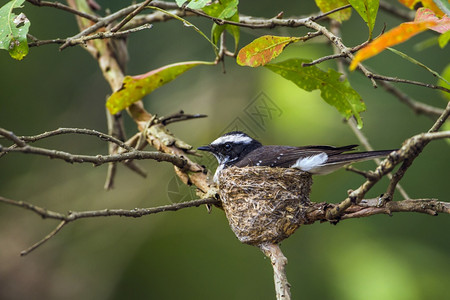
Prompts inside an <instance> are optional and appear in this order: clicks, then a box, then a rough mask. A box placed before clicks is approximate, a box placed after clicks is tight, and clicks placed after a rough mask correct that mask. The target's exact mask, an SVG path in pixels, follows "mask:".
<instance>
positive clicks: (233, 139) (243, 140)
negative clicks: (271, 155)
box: [211, 134, 252, 145]
mask: <svg viewBox="0 0 450 300" xmlns="http://www.w3.org/2000/svg"><path fill="white" fill-rule="evenodd" d="M251 142H252V138H251V137H249V136H246V135H243V134H233V135H225V136H221V137H220V138H218V139H216V140H215V141H214V142H212V143H211V145H220V144H225V143H236V144H250V143H251Z"/></svg>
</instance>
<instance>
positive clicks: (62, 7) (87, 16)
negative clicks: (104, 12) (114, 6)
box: [27, 0, 99, 22]
mask: <svg viewBox="0 0 450 300" xmlns="http://www.w3.org/2000/svg"><path fill="white" fill-rule="evenodd" d="M27 2H29V3H31V4H33V5H36V6H47V7H53V8H56V9H60V10H63V11H67V12H70V13H72V14H74V15H77V16H80V17H82V18H85V19H88V20H91V21H93V22H98V20H99V18H98V17H97V16H94V15H91V14H88V13H85V12H82V11H79V10H76V9H74V8H72V7H70V6H67V5H64V4H61V3H59V2H49V1H40V0H27Z"/></svg>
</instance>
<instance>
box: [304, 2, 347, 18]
mask: <svg viewBox="0 0 450 300" xmlns="http://www.w3.org/2000/svg"><path fill="white" fill-rule="evenodd" d="M351 7H352V5H351V4H347V5H344V6H341V7H338V8H335V9H332V10H330V11H327V12H324V13H322V14H320V15H317V16H313V17H311V20H313V21H317V20H319V19H322V18H324V17H327V16H329V15H331V14H333V13H335V12H338V11H341V10H344V9H347V8H351Z"/></svg>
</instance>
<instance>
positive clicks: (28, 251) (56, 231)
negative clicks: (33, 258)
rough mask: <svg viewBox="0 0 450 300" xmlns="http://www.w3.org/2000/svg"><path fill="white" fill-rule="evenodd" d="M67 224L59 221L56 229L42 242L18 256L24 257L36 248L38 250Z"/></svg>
mask: <svg viewBox="0 0 450 300" xmlns="http://www.w3.org/2000/svg"><path fill="white" fill-rule="evenodd" d="M66 224H67V221H61V222H60V223H59V224H58V226H56V228H55V229H54V230H53V231H52V232H50V233H49V234H47V235H46V236H45V237H44V238H43V239H42V240H40V241H38V242H37V243H35V244H33V245H32V246H31V247H29V248H27V249H25V250H23V251H21V252H20V256H25V255H27V254H28V253H30V252H31V251H33V250H35V249H36V248H38V247H39V246H41V245H42V244H44V243H45V242H46V241H48V240H49V239H51V238H52V237H54V236H55V235H56V234H57V233H58V232H59V231H60V230H61V229H62V228H63V227H64V225H66Z"/></svg>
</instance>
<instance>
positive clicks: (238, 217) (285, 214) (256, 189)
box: [219, 167, 312, 246]
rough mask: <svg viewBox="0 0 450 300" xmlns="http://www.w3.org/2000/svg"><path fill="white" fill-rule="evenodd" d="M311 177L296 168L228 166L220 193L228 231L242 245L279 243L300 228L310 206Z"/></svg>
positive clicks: (220, 182)
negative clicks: (228, 226) (230, 231)
mask: <svg viewBox="0 0 450 300" xmlns="http://www.w3.org/2000/svg"><path fill="white" fill-rule="evenodd" d="M311 184H312V178H311V174H309V173H306V172H302V171H300V170H295V169H287V168H270V167H244V168H236V167H231V168H227V169H224V170H222V171H221V172H220V175H219V194H220V198H221V200H222V205H223V209H224V210H225V214H226V216H227V218H228V221H229V223H230V226H231V229H232V230H233V232H234V233H235V234H236V236H237V237H238V239H239V240H240V241H241V242H242V243H245V244H250V245H257V246H258V245H261V244H266V243H279V242H281V241H282V240H284V239H285V238H287V237H288V236H290V235H291V234H293V233H294V231H295V230H296V229H297V228H298V227H299V226H300V224H301V223H302V219H303V218H304V216H305V214H306V209H307V208H308V207H309V206H310V204H311V202H310V200H309V194H310V191H311Z"/></svg>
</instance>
